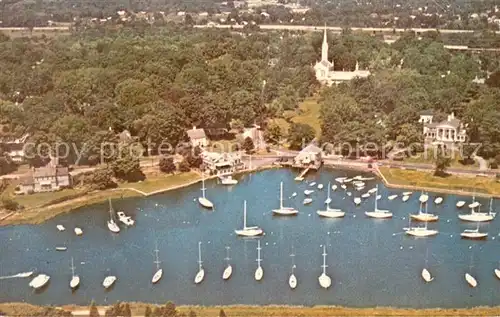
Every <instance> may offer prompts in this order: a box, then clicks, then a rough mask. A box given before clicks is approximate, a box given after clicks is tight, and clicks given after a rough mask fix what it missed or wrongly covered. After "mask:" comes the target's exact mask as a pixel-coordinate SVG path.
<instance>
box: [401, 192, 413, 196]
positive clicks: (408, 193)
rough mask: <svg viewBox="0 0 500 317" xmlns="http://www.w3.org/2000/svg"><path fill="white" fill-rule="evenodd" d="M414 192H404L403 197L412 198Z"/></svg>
mask: <svg viewBox="0 0 500 317" xmlns="http://www.w3.org/2000/svg"><path fill="white" fill-rule="evenodd" d="M411 194H413V192H403V196H410V195H411Z"/></svg>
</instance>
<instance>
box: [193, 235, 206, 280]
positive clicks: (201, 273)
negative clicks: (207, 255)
mask: <svg viewBox="0 0 500 317" xmlns="http://www.w3.org/2000/svg"><path fill="white" fill-rule="evenodd" d="M202 263H203V261H202V260H201V241H199V242H198V273H196V276H195V278H194V283H195V284H200V283H201V282H202V281H203V279H204V278H205V270H204V269H203V265H202Z"/></svg>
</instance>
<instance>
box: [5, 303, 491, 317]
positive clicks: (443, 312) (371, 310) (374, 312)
mask: <svg viewBox="0 0 500 317" xmlns="http://www.w3.org/2000/svg"><path fill="white" fill-rule="evenodd" d="M124 303H125V302H124ZM127 303H128V304H129V305H130V308H131V311H132V316H144V311H145V308H146V307H147V306H149V307H152V308H154V307H156V306H159V305H157V304H151V303H143V302H127ZM44 307H45V306H38V305H32V304H28V303H0V310H1V311H3V312H5V313H6V314H11V315H16V316H29V315H30V314H31V315H33V314H34V312H35V311H37V310H43V309H44ZM109 307H111V306H97V308H98V311H99V313H100V315H101V316H103V315H104V312H105V310H106V309H107V308H109ZM57 308H59V309H64V310H67V311H71V313H72V314H73V316H89V306H79V305H61V306H59V307H57ZM221 309H223V310H224V312H225V313H226V315H227V316H230V317H267V316H269V317H271V316H273V317H280V316H283V317H284V316H307V317H327V316H493V315H499V314H500V306H494V307H486V306H478V307H471V308H422V309H418V308H397V307H366V308H356V307H344V306H334V305H315V306H300V305H272V304H271V305H238V304H235V305H214V306H201V305H179V306H176V310H177V311H178V312H179V313H186V314H187V313H188V312H189V311H191V310H192V311H194V312H195V313H196V314H197V315H198V316H203V317H217V316H219V312H220V310H221ZM23 313H24V314H23Z"/></svg>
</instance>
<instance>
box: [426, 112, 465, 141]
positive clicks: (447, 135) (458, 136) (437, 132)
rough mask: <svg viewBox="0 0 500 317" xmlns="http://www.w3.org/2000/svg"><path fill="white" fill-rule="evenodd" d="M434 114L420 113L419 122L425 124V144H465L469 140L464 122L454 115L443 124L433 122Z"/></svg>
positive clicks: (442, 122)
mask: <svg viewBox="0 0 500 317" xmlns="http://www.w3.org/2000/svg"><path fill="white" fill-rule="evenodd" d="M432 119H433V114H432V112H429V111H423V112H422V113H420V120H419V122H421V123H423V124H424V129H423V133H424V137H425V143H427V144H432V145H444V146H446V145H447V144H448V145H449V144H453V143H457V142H458V143H464V142H465V141H466V140H467V131H466V130H465V126H464V125H463V124H462V122H461V121H460V120H459V119H457V118H455V115H454V114H453V113H452V114H450V115H449V116H448V118H447V119H446V120H444V121H441V122H432Z"/></svg>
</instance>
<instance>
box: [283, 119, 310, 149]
mask: <svg viewBox="0 0 500 317" xmlns="http://www.w3.org/2000/svg"><path fill="white" fill-rule="evenodd" d="M288 134H289V135H288V142H289V143H290V149H292V150H301V149H302V148H303V147H304V146H306V145H307V144H309V143H310V142H311V141H312V140H313V139H314V136H315V132H314V129H313V128H312V127H311V126H310V125H308V124H305V123H292V125H291V126H290V132H289V133H288Z"/></svg>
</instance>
